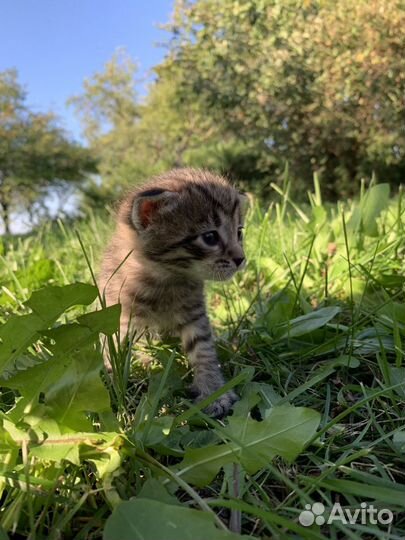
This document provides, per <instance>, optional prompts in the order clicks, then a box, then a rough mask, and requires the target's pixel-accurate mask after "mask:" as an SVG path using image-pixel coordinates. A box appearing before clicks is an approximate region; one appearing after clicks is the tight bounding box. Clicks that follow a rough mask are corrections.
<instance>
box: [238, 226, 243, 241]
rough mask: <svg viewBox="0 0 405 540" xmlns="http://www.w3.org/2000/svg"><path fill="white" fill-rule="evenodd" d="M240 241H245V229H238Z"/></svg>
mask: <svg viewBox="0 0 405 540" xmlns="http://www.w3.org/2000/svg"><path fill="white" fill-rule="evenodd" d="M238 240H239V242H241V241H242V240H243V227H239V228H238Z"/></svg>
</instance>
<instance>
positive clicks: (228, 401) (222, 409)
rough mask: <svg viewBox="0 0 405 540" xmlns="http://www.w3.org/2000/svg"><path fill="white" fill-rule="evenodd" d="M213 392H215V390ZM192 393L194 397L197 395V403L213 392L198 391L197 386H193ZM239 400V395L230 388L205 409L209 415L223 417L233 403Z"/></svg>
mask: <svg viewBox="0 0 405 540" xmlns="http://www.w3.org/2000/svg"><path fill="white" fill-rule="evenodd" d="M212 392H214V390H213V391H212ZM212 392H211V393H212ZM191 393H192V395H193V397H195V402H196V403H199V402H200V401H203V400H204V399H206V398H207V397H209V396H210V394H211V393H210V392H201V391H198V389H197V388H195V386H192V387H191ZM238 400H239V397H238V395H237V394H235V392H234V391H233V390H230V391H229V392H226V393H225V394H222V396H220V397H219V398H218V399H216V400H215V401H214V402H213V403H211V404H210V405H208V407H206V408H205V409H204V412H205V413H207V414H208V415H209V416H212V417H213V418H223V417H224V416H226V415H227V414H228V413H229V411H230V409H231V408H232V405H233V404H234V403H236V401H238Z"/></svg>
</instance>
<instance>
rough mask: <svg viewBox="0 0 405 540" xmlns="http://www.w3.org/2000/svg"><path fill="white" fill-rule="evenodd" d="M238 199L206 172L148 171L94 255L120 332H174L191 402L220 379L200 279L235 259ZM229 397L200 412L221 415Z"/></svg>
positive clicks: (221, 274)
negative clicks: (184, 358) (99, 254)
mask: <svg viewBox="0 0 405 540" xmlns="http://www.w3.org/2000/svg"><path fill="white" fill-rule="evenodd" d="M244 200H245V196H243V195H241V194H240V193H239V192H238V191H237V190H236V189H235V188H233V187H232V186H231V185H230V184H229V183H228V182H227V181H226V180H225V179H224V178H222V177H220V176H217V175H214V174H212V173H210V172H207V171H201V170H195V169H175V170H173V171H170V172H168V173H166V174H163V175H161V176H158V177H155V178H153V179H152V180H151V181H150V182H149V183H148V184H146V185H144V186H142V187H140V188H137V189H135V190H134V191H133V192H132V193H131V194H129V195H128V196H127V197H126V198H125V199H124V201H123V202H122V203H121V206H120V207H119V211H118V219H117V227H116V231H115V233H114V235H113V237H112V240H111V242H110V244H109V247H108V248H107V250H106V252H105V255H104V259H103V262H102V268H101V273H100V280H99V281H100V283H99V284H100V290H101V291H102V292H103V293H104V295H105V300H106V303H107V305H111V304H115V303H117V302H120V303H121V306H122V312H121V321H120V324H121V328H120V336H121V338H122V337H124V336H127V335H130V334H131V333H133V331H134V330H137V331H139V330H145V329H147V330H148V331H151V332H158V333H171V334H176V335H179V336H180V337H181V341H182V345H183V348H184V351H185V353H186V354H187V355H188V358H189V361H190V364H191V366H192V368H193V371H194V382H193V386H192V390H193V393H194V394H195V395H196V400H197V401H201V400H203V399H205V398H206V397H208V396H209V395H210V394H212V393H213V392H214V391H215V390H218V389H219V388H221V387H222V386H223V384H224V378H223V376H222V373H221V368H220V366H219V364H218V359H217V355H216V352H215V346H214V340H213V336H212V331H211V326H210V322H209V320H208V317H207V312H206V307H205V301H204V281H205V280H219V281H222V280H226V279H229V278H231V277H232V276H233V275H234V273H235V272H236V271H237V270H238V269H240V268H241V267H242V266H243V263H244V261H245V257H244V252H243V248H242V227H243V207H244ZM128 254H129V256H128ZM123 261H124V262H123ZM237 399H238V398H237V396H236V394H235V393H234V392H233V391H230V392H226V393H224V394H222V396H221V397H220V398H219V399H217V400H216V401H215V402H214V403H212V404H211V405H210V406H209V407H208V408H207V410H206V411H207V413H208V414H211V415H212V416H215V417H220V416H224V415H225V414H227V412H228V411H229V409H230V408H231V407H232V405H233V403H234V402H235V401H236V400H237Z"/></svg>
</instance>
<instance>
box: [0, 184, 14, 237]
mask: <svg viewBox="0 0 405 540" xmlns="http://www.w3.org/2000/svg"><path fill="white" fill-rule="evenodd" d="M0 217H1V219H2V221H3V224H4V233H5V234H11V231H10V205H9V202H8V201H7V199H6V197H5V195H4V193H0Z"/></svg>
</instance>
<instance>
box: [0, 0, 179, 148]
mask: <svg viewBox="0 0 405 540" xmlns="http://www.w3.org/2000/svg"><path fill="white" fill-rule="evenodd" d="M172 7H173V0H149V1H148V0H146V1H145V2H144V1H141V0H0V19H1V33H0V70H4V69H7V68H10V67H14V68H17V70H18V72H19V76H20V82H21V83H22V84H24V85H25V87H26V89H27V91H28V102H29V104H30V106H32V108H33V109H34V110H36V111H45V110H49V109H52V110H53V111H54V112H56V113H57V114H58V115H59V116H60V117H61V118H62V119H63V125H64V126H65V127H66V128H67V129H68V130H69V131H70V132H71V133H72V134H73V135H74V136H75V137H76V138H78V137H79V135H80V126H79V123H78V121H77V119H76V118H75V116H74V113H73V110H72V109H71V108H67V107H66V106H65V103H66V100H67V99H68V98H69V97H70V96H72V95H74V94H77V93H79V92H80V91H81V88H82V83H83V80H84V79H85V78H86V77H89V76H90V75H92V74H93V73H94V72H96V71H99V70H100V69H102V67H103V64H104V63H105V62H106V61H107V60H108V59H109V58H110V57H111V55H112V54H113V52H114V51H115V50H116V49H117V48H118V47H125V48H126V49H127V50H128V52H129V53H130V55H131V56H132V57H133V58H135V59H136V60H137V61H138V63H139V66H140V74H141V75H146V74H148V72H149V71H150V68H151V67H152V66H154V65H156V64H157V63H159V61H160V60H161V59H162V58H163V56H164V52H165V50H164V48H163V47H158V46H157V44H158V43H159V42H160V43H162V42H164V41H165V39H167V34H166V33H165V32H164V31H163V30H160V29H159V28H158V27H157V26H158V24H160V23H165V22H167V21H168V20H169V18H170V14H171V11H172ZM139 90H140V91H141V92H142V91H143V92H144V89H143V88H140V89H139Z"/></svg>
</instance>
